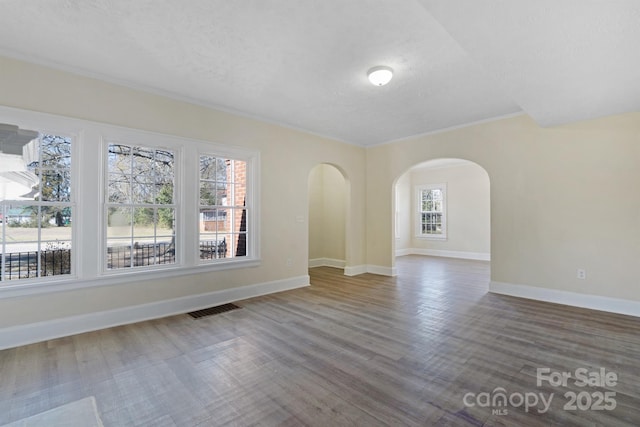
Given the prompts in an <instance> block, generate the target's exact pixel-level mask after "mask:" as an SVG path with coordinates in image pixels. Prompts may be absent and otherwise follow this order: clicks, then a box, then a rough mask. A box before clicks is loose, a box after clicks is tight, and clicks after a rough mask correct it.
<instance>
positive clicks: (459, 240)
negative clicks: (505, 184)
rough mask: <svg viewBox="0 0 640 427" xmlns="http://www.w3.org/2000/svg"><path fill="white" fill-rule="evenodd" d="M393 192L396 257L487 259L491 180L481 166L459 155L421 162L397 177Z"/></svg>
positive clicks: (489, 231)
mask: <svg viewBox="0 0 640 427" xmlns="http://www.w3.org/2000/svg"><path fill="white" fill-rule="evenodd" d="M393 196H394V197H393V199H392V200H393V204H394V206H393V209H394V218H393V231H394V233H393V236H394V238H393V243H392V247H393V250H394V255H395V257H399V256H411V255H422V256H425V255H426V256H432V257H433V256H435V257H445V258H450V259H463V260H464V259H466V260H477V261H490V259H491V203H490V201H491V198H490V181H489V175H488V173H487V171H486V170H485V169H484V168H483V167H481V166H480V165H478V164H476V163H474V162H471V161H468V160H462V159H449V158H447V159H434V160H429V161H426V162H422V163H419V164H416V165H415V166H413V167H411V168H410V169H409V170H407V171H406V172H405V173H403V174H402V175H401V176H399V177H398V178H397V179H396V181H395V183H394V186H393ZM395 261H396V260H395V259H394V266H396V262H395Z"/></svg>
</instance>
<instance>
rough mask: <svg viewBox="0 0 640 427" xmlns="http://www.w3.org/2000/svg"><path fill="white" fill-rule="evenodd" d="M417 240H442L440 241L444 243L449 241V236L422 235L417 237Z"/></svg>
mask: <svg viewBox="0 0 640 427" xmlns="http://www.w3.org/2000/svg"><path fill="white" fill-rule="evenodd" d="M416 238H417V239H422V240H440V241H444V240H447V236H431V235H429V236H426V235H424V234H420V235H418V236H416Z"/></svg>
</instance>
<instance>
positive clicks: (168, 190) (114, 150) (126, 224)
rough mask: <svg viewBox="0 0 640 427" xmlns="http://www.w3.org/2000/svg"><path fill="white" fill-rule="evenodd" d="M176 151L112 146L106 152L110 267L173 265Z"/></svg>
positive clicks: (123, 145)
mask: <svg viewBox="0 0 640 427" xmlns="http://www.w3.org/2000/svg"><path fill="white" fill-rule="evenodd" d="M174 168H175V154H174V152H173V151H171V150H166V149H160V148H152V147H141V146H133V145H125V144H109V146H108V153H107V169H108V179H107V191H106V198H107V202H106V204H105V206H106V218H107V248H106V249H107V268H108V269H121V268H130V267H140V266H152V265H158V264H174V263H175V262H176V257H175V254H176V251H175V237H176V236H175V218H176V215H175V211H176V205H175V200H174V187H175V177H174V175H175V173H174Z"/></svg>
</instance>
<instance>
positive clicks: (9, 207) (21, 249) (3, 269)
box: [0, 124, 74, 281]
mask: <svg viewBox="0 0 640 427" xmlns="http://www.w3.org/2000/svg"><path fill="white" fill-rule="evenodd" d="M71 143H72V140H71V137H69V136H64V135H55V134H48V133H39V132H36V131H29V130H25V129H20V128H18V127H17V126H12V125H6V124H0V144H1V152H0V222H1V224H0V225H1V235H2V244H1V248H0V249H1V251H2V253H1V262H0V280H2V281H9V280H11V281H13V280H21V279H36V278H43V277H48V276H60V275H70V274H72V271H73V270H72V267H73V265H72V256H71V250H72V241H73V233H72V231H73V227H72V224H73V214H74V203H73V198H72V191H71V189H72V185H71Z"/></svg>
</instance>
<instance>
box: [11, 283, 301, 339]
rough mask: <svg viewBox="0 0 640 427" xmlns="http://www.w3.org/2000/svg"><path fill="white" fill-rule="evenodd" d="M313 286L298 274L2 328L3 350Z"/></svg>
mask: <svg viewBox="0 0 640 427" xmlns="http://www.w3.org/2000/svg"><path fill="white" fill-rule="evenodd" d="M305 286H309V276H298V277H292V278H289V279H284V280H276V281H273V282H265V283H257V284H254V285H248V286H242V287H238V288H231V289H223V290H220V291H214V292H209V293H206V294H198V295H189V296H184V297H180V298H175V299H171V300H164V301H158V302H152V303H148V304H142V305H135V306H131V307H122V308H118V309H115V310H108V311H102V312H97V313H87V314H81V315H78V316H71V317H64V318H61V319H53V320H47V321H44V322H36V323H30V324H26V325H17V326H9V327H6V328H1V329H0V337H2V338H1V339H0V350H2V349H6V348H11V347H17V346H20V345H25V344H32V343H35V342H40V341H46V340H50V339H54V338H60V337H66V336H70V335H75V334H79V333H83V332H89V331H95V330H98V329H105V328H110V327H113V326H119V325H125V324H129V323H136V322H141V321H144V320H150V319H157V318H160V317H166V316H172V315H175V314H182V313H188V312H190V311H195V310H201V309H203V308H207V307H214V306H218V305H222V304H226V303H229V302H234V301H239V300H243V299H246V298H252V297H257V296H261V295H267V294H272V293H275V292H281V291H288V290H291V289H297V288H302V287H305Z"/></svg>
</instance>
